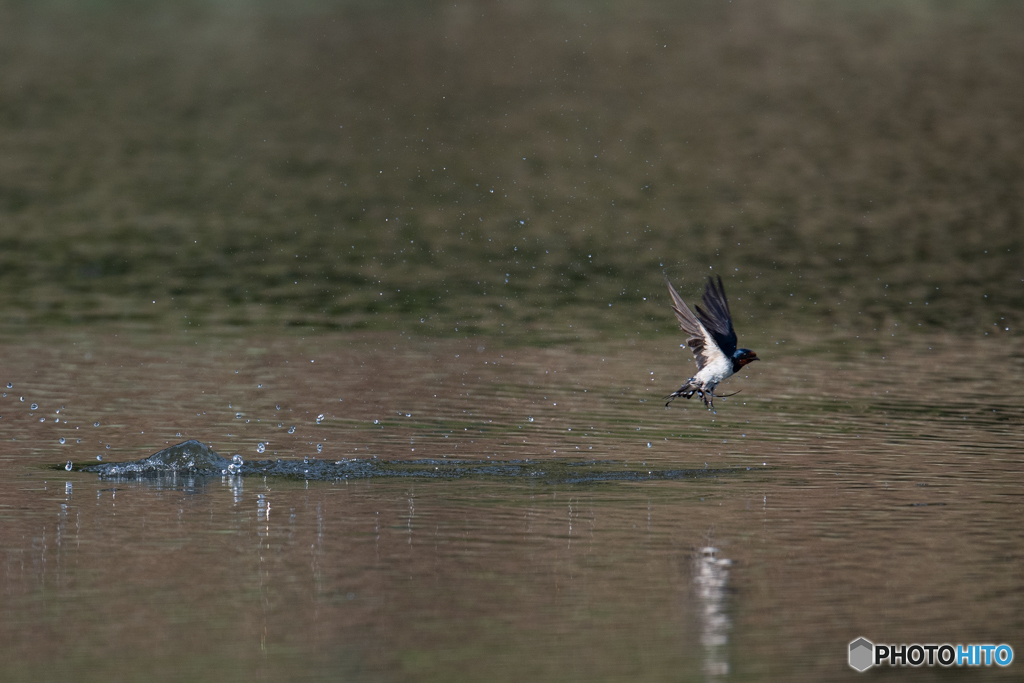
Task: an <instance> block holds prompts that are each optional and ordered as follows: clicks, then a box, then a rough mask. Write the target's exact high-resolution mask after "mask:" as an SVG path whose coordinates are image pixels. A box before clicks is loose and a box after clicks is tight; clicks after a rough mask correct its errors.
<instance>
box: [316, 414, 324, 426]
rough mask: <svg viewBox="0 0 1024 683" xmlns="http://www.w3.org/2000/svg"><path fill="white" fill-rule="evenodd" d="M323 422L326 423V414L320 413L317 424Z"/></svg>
mask: <svg viewBox="0 0 1024 683" xmlns="http://www.w3.org/2000/svg"><path fill="white" fill-rule="evenodd" d="M323 421H324V414H323V413H320V414H319V415H317V416H316V423H317V424H320V423H321V422H323Z"/></svg>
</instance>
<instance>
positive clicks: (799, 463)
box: [0, 330, 1024, 681]
mask: <svg viewBox="0 0 1024 683" xmlns="http://www.w3.org/2000/svg"><path fill="white" fill-rule="evenodd" d="M823 350H827V351H829V353H827V354H826V353H822V351H823ZM759 351H760V350H759ZM767 351H769V350H768V349H766V350H765V353H764V354H763V355H764V356H766V357H767V359H768V361H769V362H765V363H762V364H761V365H762V366H763V367H757V368H752V372H751V373H750V376H749V377H739V378H735V379H733V380H731V381H730V383H729V384H730V386H729V390H735V389H737V388H742V389H743V392H742V393H741V394H739V395H738V396H736V397H735V398H732V399H728V400H725V401H722V403H721V405H720V407H719V410H718V412H717V413H716V414H711V413H708V412H707V411H705V410H703V409H698V408H697V406H696V405H695V404H694V405H689V406H687V405H686V404H683V403H682V402H678V401H677V402H676V403H675V404H674V405H673V407H672V408H671V409H669V410H666V409H665V408H664V407H663V406H662V402H661V400H660V398H661V397H662V396H663V395H664V394H666V393H668V392H669V391H671V390H672V389H673V388H675V385H677V384H678V380H679V379H680V378H681V377H682V375H681V374H680V373H681V372H685V370H688V369H689V367H688V366H687V365H685V364H684V363H689V362H690V361H689V360H688V359H685V360H684V355H683V352H682V350H681V349H678V348H677V347H676V346H675V344H674V343H668V342H660V343H659V342H637V343H636V344H634V345H628V344H619V345H610V344H605V345H599V344H597V343H595V344H593V345H591V346H578V347H573V348H565V347H556V348H548V349H536V348H504V347H502V346H500V345H499V342H498V341H496V340H493V339H488V338H475V339H472V340H461V341H459V340H444V341H437V340H421V339H411V338H408V337H407V336H400V335H387V334H384V335H367V336H344V337H338V336H320V337H311V338H305V339H303V338H300V337H293V338H281V337H277V338H249V339H239V338H236V337H232V338H217V337H213V336H211V337H202V338H197V337H193V338H188V337H182V338H180V339H173V340H167V339H164V340H157V339H154V338H152V337H143V336H138V335H134V334H133V333H132V332H131V331H129V330H124V331H121V332H120V333H119V334H118V336H116V337H115V336H113V335H108V336H102V337H101V336H98V335H97V336H87V335H82V336H68V337H65V338H61V339H54V338H53V337H52V335H51V337H50V338H49V339H48V340H47V344H46V345H45V346H41V345H40V344H39V343H38V340H35V339H31V338H21V339H14V340H8V341H7V343H6V344H5V345H4V347H3V354H4V357H5V359H6V364H7V368H6V373H7V376H6V377H5V378H0V380H2V383H3V384H6V382H8V381H10V382H11V383H12V385H13V386H12V387H11V388H9V389H6V396H4V397H3V398H2V399H0V401H2V402H0V415H2V418H0V429H2V432H0V434H2V438H3V440H4V443H5V444H6V447H5V448H4V449H3V451H2V452H0V458H2V464H0V467H2V468H3V473H4V475H3V477H2V478H0V487H2V505H3V507H2V508H0V519H2V520H3V523H2V525H0V547H2V551H3V562H4V566H3V578H2V582H3V584H2V585H3V590H2V596H3V597H2V598H0V610H2V613H0V617H2V618H0V642H2V643H3V650H4V651H5V652H7V653H9V656H5V657H4V658H3V664H2V665H0V678H3V679H5V680H51V679H56V678H62V677H64V678H66V677H72V678H74V679H75V680H138V679H139V678H147V679H153V680H182V679H193V680H243V679H244V680H252V679H256V680H321V679H328V678H330V679H332V680H337V679H339V678H340V679H357V680H463V679H464V680H484V679H486V680H524V679H527V678H529V679H537V680H559V681H560V680H679V679H682V680H702V679H705V678H720V677H729V678H735V679H738V680H739V679H743V680H763V679H771V678H784V679H786V680H816V681H818V680H839V679H845V678H847V677H849V676H853V675H854V674H853V672H852V670H851V669H849V668H848V667H847V665H846V659H845V656H846V650H845V648H846V645H847V643H848V642H849V641H850V640H852V639H854V638H856V637H857V636H865V637H868V638H869V639H873V640H875V641H876V642H953V643H957V642H962V643H968V642H971V643H984V642H995V643H1002V642H1006V643H1009V644H1011V645H1013V646H1014V647H1015V648H1018V646H1019V642H1020V641H1019V638H1020V635H1021V633H1022V621H1021V617H1020V616H1019V615H1020V614H1021V611H1022V610H1021V608H1022V602H1024V600H1022V597H1021V596H1022V595H1024V590H1022V588H1024V586H1022V579H1021V574H1020V571H1019V568H1020V566H1021V562H1022V559H1024V558H1022V554H1024V553H1022V550H1021V548H1022V543H1021V541H1022V538H1021V537H1022V531H1021V529H1020V524H1019V522H1020V518H1021V517H1020V513H1021V507H1020V506H1021V485H1020V482H1021V474H1022V470H1024V462H1022V460H1024V459H1022V457H1021V455H1020V436H1021V417H1022V411H1024V408H1022V406H1024V402H1022V401H1021V399H1022V390H1021V388H1020V387H1021V386H1022V385H1021V381H1020V380H1021V371H1022V367H1024V366H1022V363H1021V355H1020V353H1019V350H1017V349H1016V348H1014V347H1012V346H1011V345H1010V344H1008V343H1005V342H1002V341H997V340H992V341H986V342H968V341H966V340H964V339H955V338H943V339H935V338H931V339H923V338H922V339H918V340H912V341H911V342H910V343H908V344H906V345H905V346H903V347H900V348H897V347H895V346H893V347H881V346H879V347H871V346H869V345H867V344H865V345H864V346H862V347H856V348H849V345H843V344H842V343H838V344H836V343H833V344H832V345H831V346H830V345H829V344H828V343H826V342H823V341H821V342H818V343H816V344H806V343H804V344H799V345H796V344H794V346H793V347H792V348H789V349H787V348H784V345H780V346H779V347H778V349H777V350H776V349H771V351H772V353H767ZM995 356H1006V357H1007V358H1009V365H1008V366H1007V367H1004V368H1003V369H1002V372H1001V373H1000V374H996V373H995V372H993V371H992V370H990V369H989V364H988V361H987V360H983V359H987V358H991V357H995ZM974 359H979V360H974ZM681 368H682V370H681ZM968 380H969V381H968ZM261 385H262V386H261ZM21 398H24V401H21ZM33 404H36V405H37V408H36V409H32V408H31V406H32V405H33ZM278 406H279V407H278ZM58 410H59V411H60V412H57V411H58ZM320 414H323V415H324V419H323V420H322V421H321V424H319V425H318V424H316V417H317V416H318V415H320ZM530 418H533V420H532V421H531V420H530ZM40 420H42V421H40ZM56 420H60V422H57V421H56ZM65 420H66V421H65ZM375 420H376V424H375V423H374V421H375ZM97 422H98V423H99V426H94V424H95V423H97ZM292 425H294V426H295V427H296V429H295V431H294V433H293V434H289V433H288V429H289V427H291V426H292ZM570 430H571V431H570ZM179 434H180V437H179V436H178V435H179ZM62 437H63V438H64V439H65V443H64V444H63V445H62V444H60V443H59V439H60V438H62ZM185 438H198V439H201V440H202V441H204V442H207V443H211V444H212V445H213V446H214V448H216V449H217V450H218V451H219V452H220V453H222V454H226V455H230V454H232V453H234V452H238V453H241V454H242V455H243V456H244V457H246V458H255V457H257V453H256V446H257V444H258V443H265V444H267V447H266V448H267V452H266V453H265V454H264V455H263V456H260V457H266V456H267V455H272V454H274V453H276V454H277V455H276V457H299V458H301V457H315V456H317V457H327V458H334V459H336V458H341V457H348V458H351V457H362V455H363V454H365V455H366V456H367V457H373V456H377V457H378V458H387V459H411V458H420V457H431V458H443V457H458V458H469V459H480V460H486V459H487V458H488V457H490V458H491V459H508V458H531V459H533V458H541V459H543V458H559V459H565V458H569V459H572V458H576V457H579V458H581V459H583V458H587V459H590V458H594V459H598V460H615V461H621V462H630V463H633V464H636V463H637V462H641V463H651V465H652V466H659V467H668V466H674V467H701V466H703V465H704V463H705V462H706V463H708V466H709V467H712V468H714V467H727V468H732V470H733V471H735V472H736V474H735V475H734V476H732V475H731V476H723V477H716V478H708V479H697V480H682V481H670V482H643V483H627V482H612V483H601V484H587V485H568V484H548V483H544V482H538V481H530V480H524V479H515V478H508V479H503V478H491V479H485V480H480V479H476V480H454V481H452V480H428V479H403V480H394V479H376V480H363V481H357V482H309V483H306V482H301V481H288V480H274V479H272V478H269V479H266V480H264V479H262V478H256V477H251V478H246V479H241V480H239V479H234V478H225V479H223V480H222V479H219V478H217V479H213V480H203V479H199V480H195V481H192V482H189V481H187V480H182V481H180V482H179V483H178V484H177V485H174V486H170V485H167V484H166V483H164V484H161V483H158V482H109V481H101V480H99V479H98V478H97V477H96V476H95V475H88V474H81V473H78V472H71V473H65V472H55V471H53V470H46V469H42V468H41V467H40V466H41V465H44V464H45V465H51V464H54V463H58V462H63V461H65V460H68V459H73V460H75V461H76V462H79V461H85V460H88V459H95V456H96V455H97V454H102V456H103V457H104V459H105V460H106V461H111V460H132V459H138V458H141V457H144V456H146V455H149V454H150V453H152V452H154V451H156V450H159V449H161V448H163V447H165V446H166V445H167V444H168V443H176V442H178V441H181V440H184V439H185ZM318 444H320V445H322V446H323V449H322V451H321V452H320V453H319V454H318V453H317V451H316V446H317V445H318ZM648 444H649V445H648ZM108 445H109V446H110V448H109V449H108V448H107V446H108ZM414 449H415V450H414ZM747 467H751V470H749V471H747V469H746V468H747ZM711 546H713V547H715V548H717V551H715V553H714V559H715V560H716V565H715V567H717V568H718V569H721V570H722V571H718V572H717V573H715V572H710V573H709V567H708V566H705V565H707V563H708V558H709V557H711V553H710V551H705V550H704V549H705V548H707V547H711ZM716 571H717V570H716ZM1019 651H1020V650H1019V648H1018V652H1019ZM1015 667H1016V665H1014V666H1011V667H1010V669H1009V670H1005V671H1002V670H1000V671H996V670H989V671H986V672H985V673H986V674H987V675H990V676H997V675H1003V676H1005V677H1007V678H1009V677H1011V676H1012V675H1013V673H1014V669H1015ZM914 676H915V678H920V679H922V680H931V679H933V678H936V677H939V676H940V674H939V672H938V671H933V670H928V669H926V668H925V669H922V670H918V671H915V672H914Z"/></svg>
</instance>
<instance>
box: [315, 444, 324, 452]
mask: <svg viewBox="0 0 1024 683" xmlns="http://www.w3.org/2000/svg"><path fill="white" fill-rule="evenodd" d="M323 449H324V445H323V444H322V443H318V444H317V445H316V452H317V453H319V452H320V451H322V450H323Z"/></svg>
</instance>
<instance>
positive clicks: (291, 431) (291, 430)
mask: <svg viewBox="0 0 1024 683" xmlns="http://www.w3.org/2000/svg"><path fill="white" fill-rule="evenodd" d="M288 433H289V434H294V433H295V425H292V426H291V427H289V428H288Z"/></svg>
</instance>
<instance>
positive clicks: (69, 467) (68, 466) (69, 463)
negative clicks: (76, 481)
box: [64, 460, 71, 472]
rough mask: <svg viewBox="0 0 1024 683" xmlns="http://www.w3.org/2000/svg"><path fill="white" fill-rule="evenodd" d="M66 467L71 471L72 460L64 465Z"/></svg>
mask: <svg viewBox="0 0 1024 683" xmlns="http://www.w3.org/2000/svg"><path fill="white" fill-rule="evenodd" d="M64 469H66V470H67V471H68V472H70V471H71V461H70V460H68V464H67V465H64Z"/></svg>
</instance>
